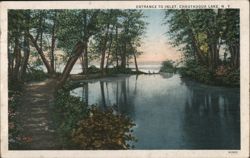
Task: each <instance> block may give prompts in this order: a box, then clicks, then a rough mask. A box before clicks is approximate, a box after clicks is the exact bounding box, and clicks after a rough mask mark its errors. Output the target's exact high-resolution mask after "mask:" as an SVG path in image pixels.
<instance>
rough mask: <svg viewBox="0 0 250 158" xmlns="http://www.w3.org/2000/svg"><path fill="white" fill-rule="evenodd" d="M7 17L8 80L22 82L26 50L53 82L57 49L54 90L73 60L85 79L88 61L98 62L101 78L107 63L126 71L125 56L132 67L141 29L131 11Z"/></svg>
mask: <svg viewBox="0 0 250 158" xmlns="http://www.w3.org/2000/svg"><path fill="white" fill-rule="evenodd" d="M8 16H9V32H8V33H9V36H8V37H9V46H8V48H9V49H8V55H9V74H10V76H11V78H12V79H14V80H22V79H21V78H22V77H21V76H22V74H25V72H26V68H27V64H28V61H29V52H30V49H32V50H36V52H37V55H38V56H39V58H40V59H41V60H42V62H43V64H44V66H45V68H46V69H47V73H48V75H49V76H51V77H55V73H56V70H55V60H56V56H57V55H56V54H55V50H56V49H59V50H62V51H63V55H64V56H65V61H66V64H65V67H64V69H63V72H62V74H61V75H60V76H59V79H58V85H62V84H63V83H64V82H65V81H66V80H67V78H68V76H69V74H70V71H71V70H72V68H73V66H74V64H75V63H76V61H77V60H78V59H81V63H82V69H83V73H85V74H87V73H88V64H89V59H93V58H94V59H99V60H100V68H101V71H102V74H105V70H106V69H107V68H108V66H109V65H111V64H114V63H115V66H116V67H122V68H126V65H127V64H128V61H129V59H130V58H131V57H133V58H134V61H135V62H136V56H138V55H139V54H140V53H141V52H139V51H137V47H138V46H140V40H141V36H142V35H143V33H144V30H145V27H146V23H145V22H144V21H143V13H142V12H141V11H137V10H10V11H9V15H8ZM21 49H22V50H21ZM105 63H106V65H105ZM136 67H137V66H136ZM137 70H138V67H137Z"/></svg>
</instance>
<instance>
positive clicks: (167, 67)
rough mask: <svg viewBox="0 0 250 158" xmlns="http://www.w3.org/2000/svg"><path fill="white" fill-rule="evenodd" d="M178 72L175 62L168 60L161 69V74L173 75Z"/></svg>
mask: <svg viewBox="0 0 250 158" xmlns="http://www.w3.org/2000/svg"><path fill="white" fill-rule="evenodd" d="M175 71H176V68H175V66H174V62H173V61H171V60H166V61H163V62H162V66H161V68H160V72H167V73H173V72H175Z"/></svg>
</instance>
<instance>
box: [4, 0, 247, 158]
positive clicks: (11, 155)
mask: <svg viewBox="0 0 250 158" xmlns="http://www.w3.org/2000/svg"><path fill="white" fill-rule="evenodd" d="M0 4H1V6H0V13H1V14H0V15H1V45H0V52H1V53H0V59H1V60H0V75H1V78H0V81H1V87H0V90H1V100H0V101H1V157H3V158H17V157H20V158H37V157H39V158H43V157H46V158H47V157H53V158H55V157H62V158H68V157H70V158H78V157H88V158H92V157H93V158H94V157H95V158H103V157H108V158H112V157H116V158H129V157H134V158H142V157H149V158H151V157H152V158H154V157H155V158H163V157H164V158H165V157H181V158H185V157H197V158H205V157H207V158H214V157H219V158H222V157H238V158H243V157H249V2H248V1H120V2H119V1H81V2H80V1H71V2H69V1H63V2H60V1H52V2H49V1H48V2H27V1H26V2H20V1H19V2H1V3H0ZM144 4H145V5H190V4H191V5H222V4H223V5H225V6H227V5H230V8H240V35H241V36H240V39H241V44H240V46H241V47H240V53H241V56H240V58H241V59H240V60H241V66H240V68H241V72H240V74H241V75H240V77H241V86H240V88H241V90H240V93H241V107H240V111H241V150H234V151H230V150H129V151H112V150H109V151H102V150H100V151H80V150H73V151H67V150H63V151H62V150H48V151H46V150H36V151H28V150H27V151H9V150H8V137H7V136H8V119H7V118H8V108H7V105H8V93H7V92H8V87H7V84H8V76H7V67H8V63H7V62H8V60H7V10H8V9H100V8H101V9H136V5H144ZM159 9H160V8H159Z"/></svg>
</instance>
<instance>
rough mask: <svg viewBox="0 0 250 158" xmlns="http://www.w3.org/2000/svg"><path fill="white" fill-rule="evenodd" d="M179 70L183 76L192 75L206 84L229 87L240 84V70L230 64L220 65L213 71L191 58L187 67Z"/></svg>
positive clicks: (191, 76)
mask: <svg viewBox="0 0 250 158" xmlns="http://www.w3.org/2000/svg"><path fill="white" fill-rule="evenodd" d="M178 70H179V73H180V74H181V76H182V77H190V78H192V79H195V80H197V81H200V82H202V83H205V84H211V85H217V86H229V87H238V86H239V85H240V71H239V70H235V69H232V68H230V67H229V66H219V67H218V68H217V70H215V71H214V72H213V71H210V70H209V69H208V68H207V67H206V66H202V65H199V64H197V63H196V62H195V61H193V60H190V61H187V62H186V66H185V67H181V68H179V69H178Z"/></svg>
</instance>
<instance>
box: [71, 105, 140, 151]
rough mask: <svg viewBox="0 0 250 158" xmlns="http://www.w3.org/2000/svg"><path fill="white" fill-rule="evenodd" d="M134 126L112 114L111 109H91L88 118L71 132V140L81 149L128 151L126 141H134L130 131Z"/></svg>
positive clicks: (120, 116) (81, 121)
mask: <svg viewBox="0 0 250 158" xmlns="http://www.w3.org/2000/svg"><path fill="white" fill-rule="evenodd" d="M134 125H135V124H134V123H132V121H131V120H130V119H129V118H128V117H126V116H123V115H120V114H114V112H113V110H112V108H110V109H108V110H106V111H103V110H100V109H98V108H97V107H92V108H91V109H90V110H89V115H88V117H87V118H85V119H83V120H80V121H78V123H77V127H76V128H75V129H73V130H72V140H73V142H75V143H76V144H78V145H79V146H80V148H81V149H89V150H94V149H95V150H96V149H99V150H105V149H106V150H108V149H112V150H117V149H129V148H130V145H129V144H127V141H135V140H136V139H135V137H134V136H132V132H133V131H132V130H131V128H132V127H133V126H134Z"/></svg>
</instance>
